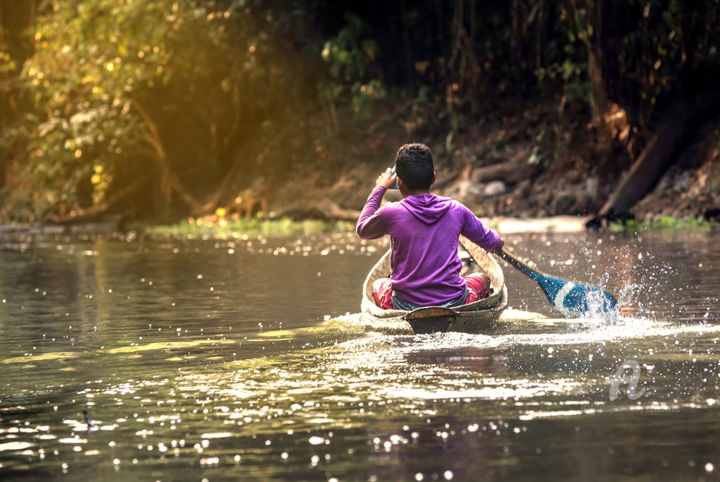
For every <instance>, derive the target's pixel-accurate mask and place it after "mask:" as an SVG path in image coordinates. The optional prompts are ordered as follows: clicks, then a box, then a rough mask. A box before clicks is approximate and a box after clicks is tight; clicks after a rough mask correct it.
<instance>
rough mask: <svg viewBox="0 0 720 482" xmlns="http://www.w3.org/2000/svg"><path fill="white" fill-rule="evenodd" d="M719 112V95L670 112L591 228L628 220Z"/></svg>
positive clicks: (675, 108) (701, 97) (678, 107)
mask: <svg viewBox="0 0 720 482" xmlns="http://www.w3.org/2000/svg"><path fill="white" fill-rule="evenodd" d="M718 109H720V95H717V94H712V95H707V96H700V97H698V98H697V99H695V101H694V102H692V103H687V102H681V103H679V104H677V105H676V106H675V107H674V108H673V109H670V110H669V111H668V112H667V113H666V114H665V115H664V116H663V119H662V122H661V123H660V127H659V128H658V129H657V130H656V131H655V135H654V136H653V137H652V139H651V140H650V143H649V144H648V145H647V147H646V148H645V150H643V152H642V153H641V154H640V156H639V157H638V158H637V160H636V161H635V163H634V164H633V165H632V167H631V168H630V171H629V172H628V173H627V175H626V176H625V178H624V179H623V180H622V182H621V183H620V185H618V187H617V188H616V189H615V191H613V193H612V195H611V196H610V198H609V199H608V200H607V202H606V203H605V205H604V206H603V207H602V208H601V209H600V211H599V212H598V215H597V217H596V218H595V219H593V220H592V221H590V223H588V226H589V227H599V226H600V225H601V224H602V222H603V220H613V219H622V218H626V217H628V215H629V213H630V209H631V208H632V207H633V205H635V203H636V202H638V201H639V200H641V199H642V198H643V197H645V195H646V194H647V193H648V192H650V191H651V190H652V188H654V187H655V185H657V183H658V181H659V180H660V178H661V177H662V176H663V174H665V172H666V171H667V170H668V168H669V167H670V166H671V165H672V164H673V163H674V162H675V160H676V159H677V158H678V153H679V151H680V149H681V148H682V142H683V140H684V139H685V138H686V136H687V134H688V133H689V132H690V131H691V130H692V129H693V128H694V126H696V125H697V124H698V122H699V121H701V120H702V118H703V117H705V116H707V114H708V113H709V112H713V111H717V110H718Z"/></svg>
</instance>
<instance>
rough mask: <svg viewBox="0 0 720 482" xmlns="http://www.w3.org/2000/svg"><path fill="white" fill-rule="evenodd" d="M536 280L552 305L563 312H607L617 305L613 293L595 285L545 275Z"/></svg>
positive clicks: (579, 313) (582, 313)
mask: <svg viewBox="0 0 720 482" xmlns="http://www.w3.org/2000/svg"><path fill="white" fill-rule="evenodd" d="M536 281H537V283H538V285H539V286H540V288H541V289H542V290H543V292H544V293H545V296H547V299H548V300H550V303H552V305H553V307H555V309H557V310H559V311H562V312H563V313H568V314H574V315H584V314H588V313H609V312H611V311H613V310H614V309H615V306H616V305H617V300H616V299H615V297H614V296H613V295H611V294H610V293H608V292H607V291H605V290H602V289H600V288H597V287H595V286H588V285H584V284H581V283H574V282H572V281H566V280H561V279H558V278H553V277H551V276H547V275H545V276H541V277H539V279H536Z"/></svg>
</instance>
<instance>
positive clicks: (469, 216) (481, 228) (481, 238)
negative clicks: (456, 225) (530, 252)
mask: <svg viewBox="0 0 720 482" xmlns="http://www.w3.org/2000/svg"><path fill="white" fill-rule="evenodd" d="M462 234H463V236H465V237H466V238H468V239H469V240H470V241H472V242H473V243H475V244H477V245H478V246H480V247H481V248H482V249H484V250H485V251H487V252H493V251H498V250H500V248H502V247H503V244H504V241H503V239H502V238H501V237H500V235H499V234H498V233H496V232H495V231H493V230H492V229H490V228H488V227H487V226H485V225H484V224H483V223H482V222H481V221H480V220H479V219H478V218H477V217H475V215H474V214H473V213H472V212H471V211H470V210H469V209H467V208H465V223H464V226H463V230H462Z"/></svg>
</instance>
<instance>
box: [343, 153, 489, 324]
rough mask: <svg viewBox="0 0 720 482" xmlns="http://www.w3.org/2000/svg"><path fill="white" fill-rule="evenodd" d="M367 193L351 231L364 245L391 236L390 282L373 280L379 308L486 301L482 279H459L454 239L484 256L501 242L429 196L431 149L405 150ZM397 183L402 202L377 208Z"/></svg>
mask: <svg viewBox="0 0 720 482" xmlns="http://www.w3.org/2000/svg"><path fill="white" fill-rule="evenodd" d="M395 170H396V175H393V174H392V172H391V169H390V168H388V169H387V170H386V171H385V172H383V173H382V174H380V175H379V176H378V178H377V181H376V182H375V188H374V189H373V190H372V192H371V193H370V196H369V197H368V199H367V201H366V202H365V206H364V207H363V210H362V213H361V214H360V218H359V219H358V222H357V226H356V231H357V234H358V236H360V237H361V238H363V239H377V238H380V237H382V236H384V235H386V234H389V235H390V244H391V246H392V254H391V258H390V261H391V266H392V274H391V275H390V278H383V279H380V280H377V281H376V282H375V283H374V285H373V297H374V298H375V302H376V303H377V304H378V306H380V307H381V308H385V309H397V310H406V311H412V310H414V309H416V308H419V307H422V306H444V307H453V306H460V305H464V304H467V303H472V302H474V301H477V300H479V299H483V298H485V297H487V296H488V292H489V288H490V279H489V277H488V276H487V275H486V274H473V275H470V276H466V277H464V278H463V277H461V276H460V269H461V268H462V261H461V260H460V257H459V256H458V241H459V240H458V236H459V235H461V234H462V235H463V236H465V237H466V238H468V239H469V240H470V241H472V242H473V243H476V244H477V245H478V246H480V247H481V248H483V249H485V250H486V251H488V252H490V251H494V250H497V249H500V248H501V247H502V245H503V240H502V238H501V237H500V236H499V235H498V234H497V233H496V232H495V231H493V230H492V229H490V228H488V227H486V226H484V225H483V224H482V223H481V222H480V220H479V219H478V218H477V217H475V215H474V214H473V213H472V212H471V211H470V210H469V209H468V208H466V207H465V206H464V205H462V204H461V203H459V202H457V201H455V200H452V199H450V198H446V197H440V196H436V195H434V194H430V186H432V184H433V183H434V182H435V177H436V172H435V169H434V166H433V157H432V152H431V151H430V148H429V147H427V146H426V145H424V144H405V145H404V146H402V147H400V149H399V150H398V152H397V155H396V156H395ZM395 182H397V186H398V189H399V190H400V194H402V196H403V200H402V201H400V202H397V203H387V204H386V205H385V206H383V207H382V208H380V202H381V201H382V197H383V195H384V194H385V191H386V190H388V189H390V188H391V187H392V186H393V185H394V184H395Z"/></svg>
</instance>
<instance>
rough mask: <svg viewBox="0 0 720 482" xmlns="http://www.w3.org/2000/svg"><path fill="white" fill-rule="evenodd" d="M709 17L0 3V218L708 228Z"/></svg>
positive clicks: (495, 6)
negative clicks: (405, 148)
mask: <svg viewBox="0 0 720 482" xmlns="http://www.w3.org/2000/svg"><path fill="white" fill-rule="evenodd" d="M718 25H720V2H719V1H717V0H704V1H695V2H681V1H675V0H664V1H655V0H653V1H649V0H606V1H599V0H598V1H592V0H512V1H508V2H473V1H466V0H456V1H450V2H447V1H439V0H421V1H417V2H404V1H400V2H387V1H386V2H377V1H349V2H335V1H328V0H314V1H304V0H303V1H300V0H298V1H272V0H255V1H252V0H226V1H219V0H218V1H169V0H82V1H79V0H65V1H62V2H61V1H41V0H23V1H16V0H0V187H1V189H2V203H1V204H0V220H2V221H3V222H5V223H17V222H73V221H87V220H95V219H102V218H104V217H108V216H114V217H121V218H122V219H124V220H143V221H150V222H170V221H174V220H178V219H182V218H186V217H189V216H192V217H199V216H204V215H216V216H218V215H219V216H226V215H227V216H253V215H256V214H258V213H259V212H261V213H262V214H263V215H264V216H292V217H327V218H347V219H352V216H353V213H354V211H355V210H357V209H359V208H360V207H361V206H362V203H363V201H364V199H365V196H366V194H367V192H368V191H369V189H370V188H371V187H372V185H373V184H372V183H373V180H374V179H375V177H376V176H377V174H378V172H379V170H381V169H384V168H385V167H387V166H389V165H391V164H392V161H393V157H394V153H395V151H396V149H397V147H398V146H399V145H400V144H402V143H404V142H409V141H420V142H425V143H427V144H428V145H430V146H431V147H432V149H433V151H434V154H435V156H436V162H437V164H438V167H439V169H440V176H439V182H438V186H437V188H438V190H439V191H441V192H443V193H446V194H451V195H453V196H455V197H457V198H459V199H460V200H461V201H463V202H465V203H466V204H468V206H470V207H471V208H473V209H474V210H475V211H476V212H477V213H478V215H488V216H489V215H515V216H542V215H552V214H591V215H596V216H598V218H599V219H601V220H604V219H614V218H617V217H626V216H631V215H634V216H636V217H642V218H653V217H657V216H660V215H664V214H672V215H675V216H680V217H695V216H704V217H706V218H715V217H717V216H718V214H719V213H720V123H719V122H718V114H719V113H720V89H719V88H718V86H719V85H720V82H719V80H720V53H719V52H718V49H719V48H720V30H718V28H717V26H718Z"/></svg>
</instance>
